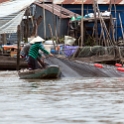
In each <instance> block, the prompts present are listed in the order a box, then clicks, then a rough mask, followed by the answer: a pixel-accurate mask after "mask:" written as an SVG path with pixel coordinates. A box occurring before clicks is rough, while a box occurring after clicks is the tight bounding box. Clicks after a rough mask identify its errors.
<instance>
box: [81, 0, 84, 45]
mask: <svg viewBox="0 0 124 124" xmlns="http://www.w3.org/2000/svg"><path fill="white" fill-rule="evenodd" d="M83 15H84V0H82V7H81V16H82V19H81V47H82V46H83V45H84V21H83Z"/></svg>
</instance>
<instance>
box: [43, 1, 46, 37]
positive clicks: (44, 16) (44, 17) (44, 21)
mask: <svg viewBox="0 0 124 124" xmlns="http://www.w3.org/2000/svg"><path fill="white" fill-rule="evenodd" d="M43 6H44V0H43ZM43 23H44V25H43V26H44V39H46V13H45V9H44V8H43Z"/></svg>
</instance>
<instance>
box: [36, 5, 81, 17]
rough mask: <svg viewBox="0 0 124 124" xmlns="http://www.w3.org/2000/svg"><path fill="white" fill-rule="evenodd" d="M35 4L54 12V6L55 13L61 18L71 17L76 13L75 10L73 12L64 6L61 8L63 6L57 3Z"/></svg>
mask: <svg viewBox="0 0 124 124" xmlns="http://www.w3.org/2000/svg"><path fill="white" fill-rule="evenodd" d="M35 4H36V5H38V6H40V7H42V8H44V9H46V10H48V11H50V12H51V13H53V7H54V14H55V15H57V16H59V17H60V18H70V17H72V16H74V15H75V14H76V13H74V12H71V11H69V10H67V9H65V8H63V7H62V8H61V6H59V5H56V4H39V3H35ZM53 5H54V6H53ZM60 12H61V14H60ZM76 15H77V16H79V15H78V14H76Z"/></svg>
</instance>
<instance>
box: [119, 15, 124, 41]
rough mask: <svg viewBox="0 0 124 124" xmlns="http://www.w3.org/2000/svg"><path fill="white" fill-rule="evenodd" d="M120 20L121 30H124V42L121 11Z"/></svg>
mask: <svg viewBox="0 0 124 124" xmlns="http://www.w3.org/2000/svg"><path fill="white" fill-rule="evenodd" d="M119 20H120V25H121V32H122V37H123V42H124V30H123V25H122V20H121V16H120V13H119Z"/></svg>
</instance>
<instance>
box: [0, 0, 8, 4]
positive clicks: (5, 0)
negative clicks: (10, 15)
mask: <svg viewBox="0 0 124 124" xmlns="http://www.w3.org/2000/svg"><path fill="white" fill-rule="evenodd" d="M7 1H9V0H0V3H3V2H7Z"/></svg>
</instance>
